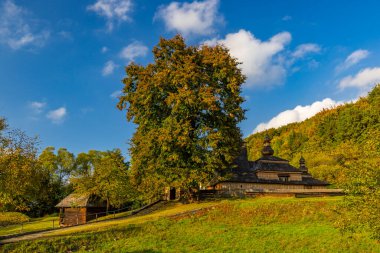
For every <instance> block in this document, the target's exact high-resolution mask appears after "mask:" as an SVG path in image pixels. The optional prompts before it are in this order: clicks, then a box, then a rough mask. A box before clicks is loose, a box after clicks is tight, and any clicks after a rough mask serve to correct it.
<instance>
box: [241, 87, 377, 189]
mask: <svg viewBox="0 0 380 253" xmlns="http://www.w3.org/2000/svg"><path fill="white" fill-rule="evenodd" d="M265 134H269V136H270V137H272V148H273V149H274V151H275V155H277V156H281V157H283V158H285V159H288V160H290V162H291V163H292V164H293V165H294V166H296V167H298V166H299V164H298V160H299V158H300V156H301V154H302V155H303V156H304V157H305V158H306V163H307V166H308V167H309V169H310V171H311V172H312V174H313V175H314V176H316V177H318V178H320V179H323V180H327V181H329V182H331V183H335V184H337V185H338V186H342V185H343V184H344V183H345V182H346V179H347V173H349V172H350V170H352V169H358V170H360V167H361V164H363V163H369V164H372V166H373V167H380V166H378V165H379V164H380V162H379V161H380V158H379V157H380V85H378V86H376V87H375V88H374V89H373V90H372V91H371V92H370V93H369V94H368V96H367V97H363V98H360V99H359V100H358V101H357V102H355V103H349V104H345V105H341V106H339V107H337V108H334V109H330V110H324V111H322V112H320V113H319V114H317V115H315V116H314V117H312V118H310V119H308V120H306V121H304V122H301V123H293V124H289V125H286V126H283V127H281V128H278V129H270V130H268V131H266V132H262V133H257V134H253V135H251V136H249V137H248V138H247V140H246V141H247V147H248V154H249V158H250V159H252V160H255V159H257V158H259V157H260V155H261V154H260V151H261V148H262V142H263V138H264V135H265Z"/></svg>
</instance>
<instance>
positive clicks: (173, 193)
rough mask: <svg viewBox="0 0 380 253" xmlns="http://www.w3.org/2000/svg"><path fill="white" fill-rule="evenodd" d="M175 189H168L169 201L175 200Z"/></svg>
mask: <svg viewBox="0 0 380 253" xmlns="http://www.w3.org/2000/svg"><path fill="white" fill-rule="evenodd" d="M175 192H176V190H175V188H174V187H170V192H169V200H175Z"/></svg>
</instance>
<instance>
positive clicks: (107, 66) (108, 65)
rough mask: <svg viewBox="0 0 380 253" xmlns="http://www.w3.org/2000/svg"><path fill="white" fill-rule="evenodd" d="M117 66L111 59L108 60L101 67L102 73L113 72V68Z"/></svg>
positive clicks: (105, 74)
mask: <svg viewBox="0 0 380 253" xmlns="http://www.w3.org/2000/svg"><path fill="white" fill-rule="evenodd" d="M117 67H119V66H118V65H117V64H115V63H114V62H113V61H108V62H106V64H105V65H104V67H103V70H102V75H103V76H108V75H110V74H112V73H113V72H114V70H115V69H116V68H117Z"/></svg>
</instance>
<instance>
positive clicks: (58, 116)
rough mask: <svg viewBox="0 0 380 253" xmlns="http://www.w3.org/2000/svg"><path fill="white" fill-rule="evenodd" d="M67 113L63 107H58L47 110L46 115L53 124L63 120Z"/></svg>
mask: <svg viewBox="0 0 380 253" xmlns="http://www.w3.org/2000/svg"><path fill="white" fill-rule="evenodd" d="M66 115H67V110H66V108H65V107H60V108H58V109H56V110H52V111H49V112H48V113H47V114H46V117H47V118H48V119H50V120H51V122H52V123H54V124H60V123H62V122H63V121H64V120H65V117H66Z"/></svg>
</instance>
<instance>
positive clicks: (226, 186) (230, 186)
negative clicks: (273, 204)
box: [215, 182, 326, 190]
mask: <svg viewBox="0 0 380 253" xmlns="http://www.w3.org/2000/svg"><path fill="white" fill-rule="evenodd" d="M324 188H326V186H320V185H313V186H307V185H302V184H300V185H292V184H259V183H233V182H222V183H219V184H217V185H216V186H215V189H216V190H240V189H241V190H253V189H266V190H269V189H324Z"/></svg>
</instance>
